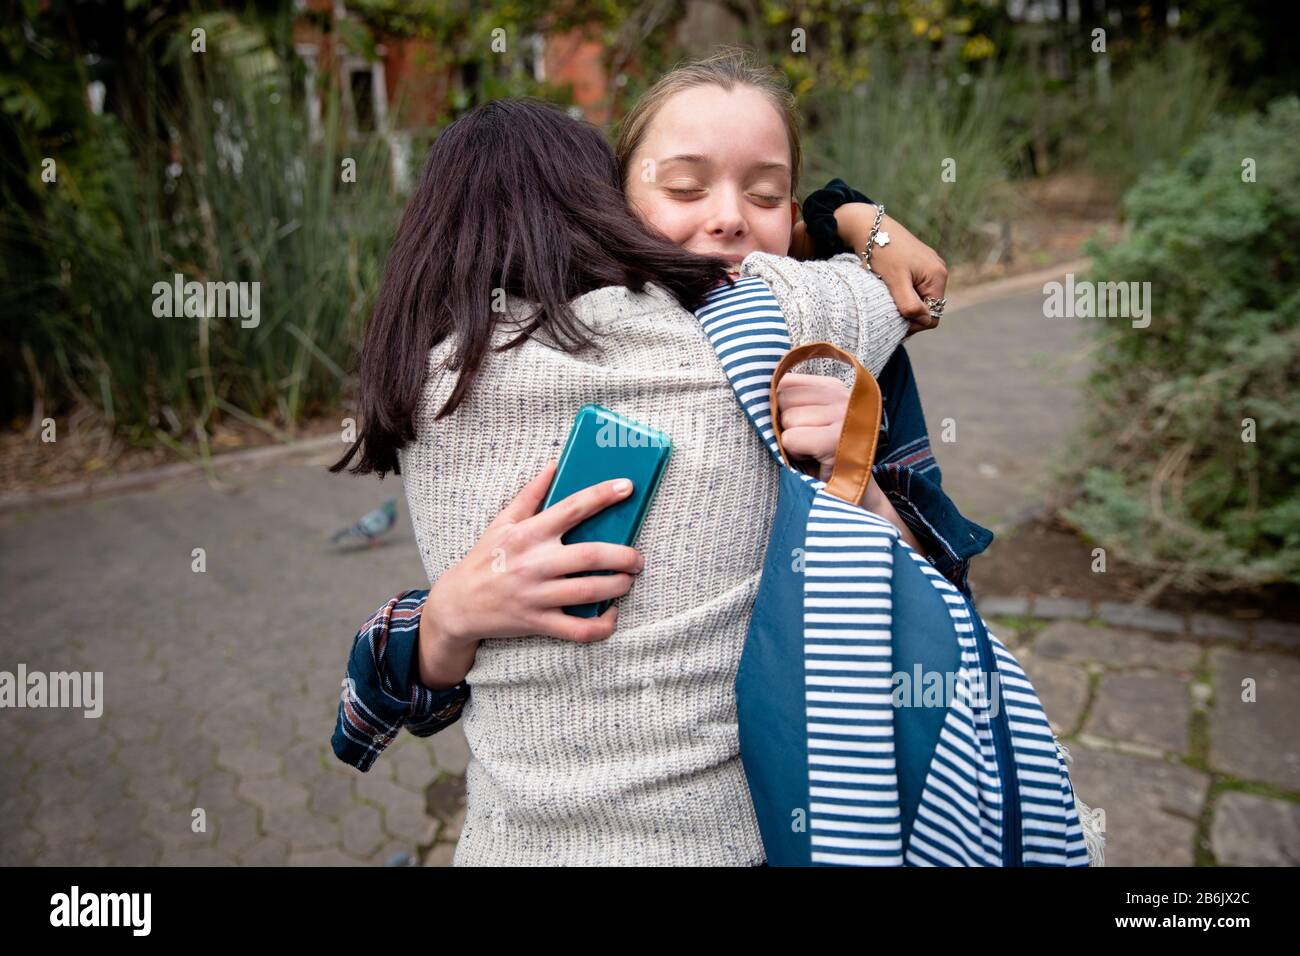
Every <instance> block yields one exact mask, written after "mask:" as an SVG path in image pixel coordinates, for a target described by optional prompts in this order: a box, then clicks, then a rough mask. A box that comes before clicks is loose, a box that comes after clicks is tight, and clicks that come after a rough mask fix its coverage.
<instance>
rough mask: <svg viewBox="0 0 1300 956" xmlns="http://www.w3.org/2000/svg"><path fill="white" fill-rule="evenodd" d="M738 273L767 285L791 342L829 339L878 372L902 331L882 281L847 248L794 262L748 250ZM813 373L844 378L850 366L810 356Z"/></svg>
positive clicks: (847, 377)
mask: <svg viewBox="0 0 1300 956" xmlns="http://www.w3.org/2000/svg"><path fill="white" fill-rule="evenodd" d="M741 273H742V274H743V275H746V276H758V277H760V278H761V279H763V280H764V281H765V282H766V283H767V284H768V286H769V288H771V290H772V294H773V295H774V296H776V300H777V302H778V303H780V305H781V310H782V311H783V312H784V313H785V319H786V323H787V324H788V325H789V327H790V344H791V346H792V347H794V346H799V345H806V344H807V343H809V342H830V343H831V344H832V345H837V346H839V347H840V348H842V349H844V350H845V351H846V352H852V353H853V354H854V355H856V356H857V358H858V361H860V362H861V363H862V364H863V366H864V367H866V368H867V369H868V370H869V371H870V372H871V374H872V375H875V376H879V375H880V371H881V369H883V368H884V367H885V363H886V362H888V361H889V357H890V356H891V355H892V354H893V353H894V350H895V349H896V348H898V346H899V345H900V344H902V341H903V338H904V337H905V336H906V335H907V330H908V325H907V320H906V319H904V318H903V317H902V316H901V315H899V313H898V308H897V307H896V306H895V305H894V300H893V299H892V298H891V297H890V295H889V290H888V289H886V288H885V284H884V283H883V282H881V281H880V280H879V279H877V278H876V277H875V276H873V275H871V274H870V273H869V272H867V270H866V269H864V268H862V264H861V263H860V262H859V261H858V257H857V256H855V255H854V254H853V253H845V254H844V255H838V256H835V257H834V258H832V259H828V260H826V261H825V262H799V261H798V260H795V259H790V258H788V257H786V256H775V255H771V254H770V253H766V252H753V253H750V254H749V255H748V256H746V257H745V261H744V264H743V265H742V266H741ZM807 365H808V367H807V368H806V369H800V371H808V372H810V373H811V374H814V375H835V376H836V377H837V378H839V379H840V380H841V381H844V382H845V383H851V382H852V380H853V369H852V368H850V367H849V366H847V365H845V364H844V363H843V362H836V361H834V360H833V359H812V360H811V361H809V362H808V363H807Z"/></svg>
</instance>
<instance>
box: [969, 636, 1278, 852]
mask: <svg viewBox="0 0 1300 956" xmlns="http://www.w3.org/2000/svg"><path fill="white" fill-rule="evenodd" d="M984 613H985V614H986V616H987V611H986V612H984ZM991 624H992V626H993V629H994V633H996V634H997V635H998V636H999V637H1000V638H1002V640H1003V641H1004V642H1005V643H1007V645H1008V646H1009V647H1010V648H1011V649H1012V651H1013V653H1015V655H1016V657H1017V659H1018V660H1019V661H1020V662H1021V664H1022V665H1024V667H1025V670H1026V672H1027V673H1028V674H1029V677H1030V679H1031V680H1032V681H1033V683H1034V687H1035V689H1037V691H1038V693H1039V696H1040V697H1041V698H1042V700H1043V705H1044V707H1045V708H1046V709H1047V713H1048V717H1049V719H1050V720H1051V722H1052V725H1053V730H1054V731H1055V732H1056V733H1057V735H1058V737H1059V738H1060V740H1061V742H1062V743H1064V744H1065V745H1066V747H1067V748H1068V749H1069V751H1070V754H1071V756H1072V757H1073V760H1072V763H1071V766H1070V775H1071V780H1072V781H1073V783H1074V787H1075V792H1076V793H1077V794H1078V795H1079V797H1080V799H1082V800H1083V802H1084V803H1086V804H1088V805H1089V806H1090V807H1093V808H1094V809H1095V808H1100V809H1101V810H1102V811H1104V818H1103V819H1104V821H1105V829H1106V838H1107V842H1106V865H1107V866H1192V865H1213V864H1216V863H1217V864H1219V865H1231V866H1295V865H1300V743H1298V742H1297V739H1296V729H1297V727H1300V694H1297V691H1298V690H1300V641H1298V640H1296V637H1297V633H1296V632H1295V631H1292V632H1290V634H1289V635H1288V639H1287V640H1286V641H1285V642H1280V645H1279V646H1277V647H1274V646H1270V645H1264V644H1261V643H1258V642H1251V643H1245V644H1243V642H1241V641H1240V640H1238V639H1236V638H1234V637H1228V636H1223V635H1219V636H1195V635H1188V634H1184V635H1172V634H1168V633H1155V632H1152V631H1142V630H1136V629H1131V628H1124V627H1116V626H1112V625H1108V624H1105V623H1103V622H1101V621H1099V620H1096V619H1092V620H1086V621H1083V620H1058V621H1054V622H1050V623H1048V622H1044V621H1040V620H1034V619H1028V618H1010V619H1005V618H1004V619H997V618H995V619H994V620H993V621H992V622H991Z"/></svg>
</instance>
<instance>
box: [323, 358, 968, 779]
mask: <svg viewBox="0 0 1300 956" xmlns="http://www.w3.org/2000/svg"><path fill="white" fill-rule="evenodd" d="M878 381H879V383H880V391H881V396H882V399H883V408H882V410H881V430H880V438H879V440H878V442H877V446H876V464H875V467H874V468H873V469H872V475H873V477H874V478H875V480H876V482H877V483H878V484H879V486H880V489H881V491H883V492H884V493H885V494H886V495H887V496H888V498H889V500H890V502H891V503H892V504H893V505H894V508H895V509H896V510H897V511H898V514H899V516H900V517H901V518H902V519H903V520H904V521H905V522H906V523H907V525H908V526H909V527H910V528H911V530H912V532H913V533H914V534H915V535H916V537H917V539H918V540H919V541H920V542H921V543H922V545H924V547H925V550H926V553H927V554H928V555H929V557H930V560H931V561H932V562H933V563H934V566H935V567H936V568H937V569H938V570H939V571H940V572H941V573H942V574H943V575H944V577H946V578H947V579H948V580H950V581H951V582H952V583H953V584H954V585H955V586H956V587H958V588H959V589H961V591H962V592H963V593H964V594H966V595H967V596H969V595H970V591H969V586H968V583H967V577H968V573H969V570H970V559H971V558H972V557H974V556H975V555H977V554H979V553H980V552H982V551H984V549H985V548H987V547H988V546H989V544H990V542H991V541H992V540H993V534H992V532H990V531H989V530H988V529H987V528H983V527H981V526H979V525H978V524H975V522H973V521H970V520H968V519H967V518H966V517H964V516H963V515H962V514H961V512H960V511H958V510H957V506H956V505H954V504H953V503H952V501H951V500H950V499H949V498H948V496H947V495H946V494H945V493H944V491H943V489H942V487H941V486H940V482H941V480H942V477H943V476H942V474H941V473H940V471H939V463H938V462H937V461H935V458H934V455H933V453H932V452H931V449H930V439H929V436H928V434H927V433H926V429H925V417H924V415H923V414H922V412H921V396H920V393H919V392H918V391H917V387H916V380H915V378H914V377H913V375H912V363H911V361H910V360H909V359H908V357H907V351H906V350H905V349H903V348H901V347H900V348H899V349H898V350H897V351H896V352H894V355H893V357H892V358H890V360H889V362H888V363H887V364H886V365H885V368H884V369H883V370H882V371H881V374H880V378H879V379H878ZM428 595H429V591H428V589H427V588H426V589H413V590H408V591H403V592H401V593H400V594H397V595H395V596H394V597H393V598H391V599H390V600H388V601H387V602H386V603H385V604H384V605H383V606H382V607H380V608H379V609H378V610H376V611H375V613H374V614H373V615H372V616H371V618H370V620H368V621H367V622H366V623H365V624H364V625H362V627H361V629H360V630H359V631H357V633H356V637H355V638H354V639H353V644H352V655H351V657H349V659H348V669H347V675H346V676H345V677H344V678H343V690H342V694H341V695H340V699H339V708H338V718H337V720H336V722H335V727H334V735H333V738H332V739H331V741H330V743H331V745H332V747H333V749H334V754H335V756H337V757H338V758H339V759H340V760H342V761H343V762H344V763H347V764H350V765H352V766H354V767H356V768H357V769H359V770H362V771H366V770H369V769H370V766H371V764H373V763H374V762H375V758H376V757H378V756H379V754H380V753H382V752H383V750H384V748H385V747H387V746H388V745H389V744H391V743H392V742H393V741H394V740H395V739H396V738H397V733H398V731H399V730H400V729H401V728H402V727H403V726H405V727H406V728H407V729H408V730H410V731H411V733H413V734H415V735H416V736H417V737H428V736H431V735H432V734H435V733H437V732H438V731H440V730H442V729H443V728H445V727H448V726H450V725H451V724H453V723H455V722H456V720H457V719H458V718H459V717H460V715H461V711H462V710H463V708H464V706H465V702H466V701H467V700H468V699H469V692H470V687H469V684H468V683H467V682H465V681H461V682H460V683H459V684H457V685H456V686H454V687H451V688H448V689H447V690H439V691H435V690H430V689H429V688H427V687H424V686H423V685H422V684H420V682H419V663H418V658H417V653H418V649H419V635H420V615H421V613H422V612H423V610H424V605H425V601H426V599H427V598H428Z"/></svg>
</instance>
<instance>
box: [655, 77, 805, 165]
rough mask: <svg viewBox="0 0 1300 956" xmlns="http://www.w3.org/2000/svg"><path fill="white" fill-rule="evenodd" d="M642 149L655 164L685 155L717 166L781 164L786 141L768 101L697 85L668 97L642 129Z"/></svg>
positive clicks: (746, 91)
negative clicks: (699, 158) (699, 157)
mask: <svg viewBox="0 0 1300 956" xmlns="http://www.w3.org/2000/svg"><path fill="white" fill-rule="evenodd" d="M643 149H644V150H645V152H646V154H647V155H649V156H651V157H654V158H655V159H657V160H658V161H660V162H663V161H665V160H667V159H669V158H670V157H672V156H675V155H680V154H687V155H694V156H702V157H705V158H706V159H707V160H708V161H709V162H710V163H713V164H716V165H722V166H752V165H757V164H764V163H781V164H783V165H784V166H785V168H786V170H787V171H788V170H789V164H790V138H789V134H788V133H787V131H786V127H785V123H784V122H783V121H782V119H781V114H780V113H779V112H778V111H777V108H776V106H775V105H773V103H772V101H771V100H770V99H768V98H767V96H765V95H764V94H763V93H761V92H760V91H758V90H756V89H754V88H753V87H750V86H737V87H735V88H733V89H731V90H724V89H722V87H720V86H698V87H692V88H691V89H686V90H682V91H680V92H678V93H674V94H673V95H672V96H670V97H668V99H666V100H665V101H664V102H663V104H662V105H661V106H660V107H659V110H658V111H657V112H656V114H655V116H654V119H653V120H651V122H650V125H649V127H648V128H647V130H646V134H645V140H644V141H643Z"/></svg>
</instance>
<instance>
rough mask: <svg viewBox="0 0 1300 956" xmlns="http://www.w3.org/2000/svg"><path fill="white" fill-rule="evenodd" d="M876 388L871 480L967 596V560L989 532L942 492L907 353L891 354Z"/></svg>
mask: <svg viewBox="0 0 1300 956" xmlns="http://www.w3.org/2000/svg"><path fill="white" fill-rule="evenodd" d="M879 383H880V392H881V397H882V399H883V401H884V408H883V409H882V414H881V426H880V439H879V441H878V443H877V445H876V463H875V468H873V469H872V476H873V477H874V478H875V479H876V483H877V484H878V485H879V486H880V490H881V491H883V492H884V493H885V495H886V497H888V498H889V501H890V503H891V504H892V505H893V506H894V509H895V510H896V511H897V512H898V514H899V517H901V518H902V519H903V520H904V521H905V522H907V526H908V527H909V528H911V529H912V533H913V534H915V535H916V537H917V539H918V540H919V541H920V542H921V543H922V544H924V545H925V550H926V553H927V554H928V555H929V557H930V560H931V562H932V563H933V564H934V566H935V568H936V569H938V571H939V572H940V573H941V574H942V575H943V576H944V577H945V578H947V579H948V580H949V581H951V582H952V583H953V585H954V586H955V587H957V588H958V589H959V590H961V591H962V593H964V594H966V595H967V596H968V597H969V596H970V585H969V575H970V560H971V558H973V557H975V555H977V554H980V553H982V552H983V551H984V550H985V549H987V548H988V546H989V545H990V544H991V543H992V542H993V532H992V531H990V530H988V528H984V527H981V526H980V525H978V524H976V523H975V522H974V521H971V520H970V519H969V518H967V517H966V516H965V515H963V514H962V513H961V512H960V511H959V510H958V509H957V506H956V505H955V504H954V503H953V501H952V499H951V498H949V497H948V495H947V493H946V492H945V491H944V490H943V473H942V472H940V471H939V463H938V462H937V461H936V460H935V458H934V452H933V450H932V449H931V447H930V435H929V432H928V431H927V429H926V426H925V415H924V414H923V413H922V411H921V393H920V391H919V390H918V389H917V386H916V377H915V375H914V374H913V373H912V361H911V359H910V358H909V357H908V354H907V349H906V348H899V349H897V350H896V351H895V352H894V354H893V356H892V357H891V358H890V360H889V362H888V364H886V365H885V367H884V369H882V370H881V373H880V378H879Z"/></svg>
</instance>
